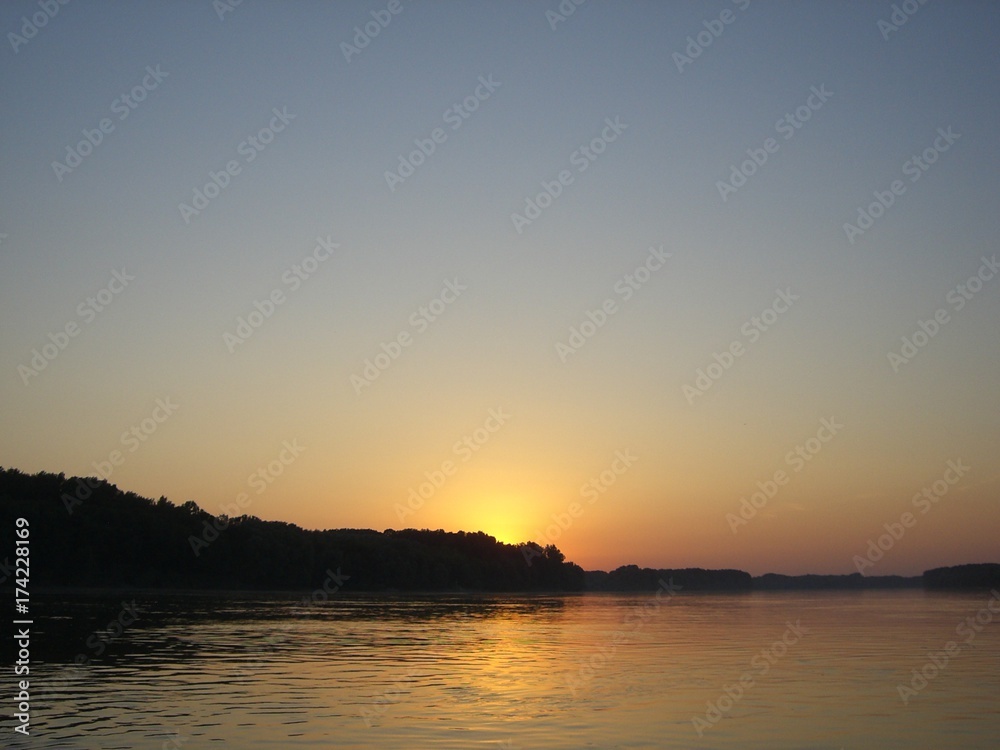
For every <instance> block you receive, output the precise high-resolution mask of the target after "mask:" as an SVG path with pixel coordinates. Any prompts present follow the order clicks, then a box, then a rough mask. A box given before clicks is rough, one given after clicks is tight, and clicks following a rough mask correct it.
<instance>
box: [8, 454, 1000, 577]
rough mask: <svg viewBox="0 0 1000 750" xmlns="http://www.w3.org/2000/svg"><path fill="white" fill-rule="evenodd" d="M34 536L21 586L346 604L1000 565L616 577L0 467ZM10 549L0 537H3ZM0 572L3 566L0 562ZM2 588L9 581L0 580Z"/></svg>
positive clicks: (973, 570)
mask: <svg viewBox="0 0 1000 750" xmlns="http://www.w3.org/2000/svg"><path fill="white" fill-rule="evenodd" d="M19 517H24V518H26V519H28V521H29V523H30V529H31V537H30V538H31V585H32V588H38V587H42V588H46V587H48V588H57V587H70V588H155V589H202V590H244V591H249V590H257V591H262V590H309V589H313V588H315V587H316V586H317V585H320V584H321V583H322V582H323V581H328V580H330V579H331V577H332V578H333V579H335V580H337V581H339V582H340V583H338V585H339V586H340V588H341V590H343V591H344V592H345V593H346V592H350V591H357V592H379V591H381V592H391V591H449V592H455V591H484V592H486V591H489V592H531V591H550V592H551V591H566V592H575V591H646V592H649V591H655V590H656V589H657V588H660V587H661V586H662V585H663V584H662V583H661V582H671V583H672V584H674V585H675V586H679V587H680V590H681V591H737V592H738V591H752V590H777V589H886V588H907V587H920V586H925V587H927V588H930V589H942V588H947V589H952V588H995V587H1000V565H997V564H983V565H962V566H958V567H954V568H938V569H935V570H931V571H927V572H926V573H924V575H923V576H922V577H919V576H915V577H902V576H871V577H865V576H862V575H861V574H860V573H854V574H852V575H808V576H783V575H778V574H767V575H764V576H759V577H756V578H754V577H751V576H750V574H749V573H746V572H744V571H741V570H704V569H701V568H684V569H654V568H640V567H638V566H635V565H624V566H622V567H619V568H617V569H616V570H613V571H610V572H605V571H599V570H598V571H586V572H585V571H584V570H583V569H582V568H581V567H580V566H579V565H576V564H575V563H572V562H568V561H566V559H565V556H564V555H563V553H562V552H560V551H559V549H558V548H557V547H555V546H554V545H548V546H545V547H542V546H540V545H538V544H536V543H534V542H526V543H522V544H516V545H514V544H504V543H502V542H499V541H497V540H496V539H494V538H493V537H492V536H489V535H488V534H484V533H483V532H464V531H458V532H447V531H442V530H436V531H431V530H427V529H423V530H418V529H403V530H399V531H396V530H391V529H390V530H386V531H381V532H380V531H373V530H370V529H331V530H326V531H313V530H308V529H302V528H300V527H299V526H296V525H294V524H290V523H284V522H280V521H262V520H261V519H259V518H256V517H254V516H249V515H242V516H239V517H232V518H230V517H228V516H225V515H218V516H216V515H213V514H211V513H208V512H207V511H204V510H202V509H201V508H200V507H198V505H197V504H196V503H194V502H192V501H188V502H185V503H184V504H182V505H175V504H174V503H172V502H170V501H169V500H167V499H166V498H165V497H161V498H159V499H158V500H156V501H154V500H151V499H148V498H144V497H140V496H139V495H137V494H135V493H132V492H123V491H121V490H119V489H118V488H117V487H116V486H114V485H113V484H110V483H108V482H106V481H104V480H101V479H97V478H93V477H91V478H84V477H69V478H67V477H66V476H65V475H64V474H51V473H45V472H39V473H38V474H26V473H24V472H21V471H18V470H17V469H4V468H2V467H0V529H2V530H3V531H2V534H3V537H4V538H6V540H7V543H6V544H5V545H4V547H3V549H5V550H10V551H11V552H13V549H14V544H13V529H14V521H15V520H16V519H17V518H19ZM7 537H10V538H7ZM5 567H6V563H5ZM7 583H8V584H9V583H10V581H9V580H8V581H7Z"/></svg>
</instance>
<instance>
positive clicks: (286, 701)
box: [3, 591, 1000, 750]
mask: <svg viewBox="0 0 1000 750" xmlns="http://www.w3.org/2000/svg"><path fill="white" fill-rule="evenodd" d="M132 598H133V597H131V596H129V597H128V599H127V600H128V601H131V599H132ZM990 599H991V595H990V594H989V593H988V592H983V593H976V594H925V593H923V592H921V591H907V592H891V593H817V594H810V593H784V592H782V593H761V594H752V595H697V594H690V595H685V594H681V595H678V596H674V597H667V596H663V598H662V600H661V602H662V603H661V605H660V606H659V607H656V606H655V604H654V603H655V601H656V600H655V599H653V598H652V597H651V596H650V595H628V596H619V595H583V596H561V597H552V596H530V597H529V596H501V597H475V598H471V597H453V596H435V597H421V598H418V599H412V598H384V597H383V598H374V597H364V598H359V597H347V596H342V595H339V594H338V595H335V598H334V599H332V600H331V601H329V602H327V603H322V604H315V605H306V604H304V603H303V602H302V601H301V600H292V599H289V598H287V597H285V598H277V597H272V598H267V597H252V598H247V597H230V598H222V599H220V598H218V597H206V596H191V597H163V596H155V597H150V596H137V597H135V600H136V605H137V606H138V619H137V620H136V621H135V622H134V624H132V625H130V626H129V627H128V628H126V629H125V630H124V632H123V633H122V634H121V635H120V636H119V635H118V633H119V627H118V626H114V625H112V626H111V627H110V630H109V624H110V623H111V622H113V621H116V620H117V618H118V615H119V613H120V611H121V604H122V597H120V596H119V597H117V598H116V599H100V600H99V599H96V598H68V599H62V600H59V601H58V602H55V601H50V602H48V604H47V605H45V606H44V608H40V607H41V606H42V605H38V606H37V607H36V608H35V611H34V613H33V614H34V615H35V617H36V618H37V619H36V623H37V624H36V633H35V640H34V643H33V649H34V654H35V656H36V657H37V658H38V659H39V660H44V662H43V663H39V662H36V663H35V664H34V666H33V670H32V689H33V691H34V696H33V705H32V712H33V716H32V719H33V724H32V738H31V740H30V741H22V740H20V739H15V740H14V741H13V742H11V743H10V745H11V746H13V747H46V748H53V747H67V748H157V749H158V750H159V749H160V748H210V747H236V748H300V747H301V748H305V747H316V748H327V747H385V748H424V747H443V748H482V749H484V750H486V749H489V748H510V749H514V748H588V747H593V748H769V749H772V748H817V749H819V748H829V749H832V750H838V749H839V748H846V749H850V748H880V749H883V750H884V749H886V748H907V750H913V748H935V749H940V748H991V749H992V748H996V747H998V744H1000V627H997V624H996V619H1000V614H991V613H990V612H989V610H985V614H982V613H980V611H981V610H983V608H984V607H985V606H986V604H987V602H988V601H989V600H990ZM993 606H994V608H996V609H998V610H1000V601H998V600H994V603H993ZM977 613H980V615H979V616H980V622H979V623H975V617H976V616H977ZM968 617H972V618H973V623H975V626H974V627H972V626H969V625H968V623H967V624H966V625H965V626H964V629H963V630H962V631H961V633H960V634H956V628H959V627H960V626H961V625H962V623H963V622H964V621H965V620H966V618H968ZM123 619H124V620H125V621H126V622H128V621H129V620H130V617H129V616H128V615H127V614H126V615H125V616H124V617H123ZM984 621H985V622H986V623H987V624H982V623H983V622H984ZM976 629H979V632H977V631H976ZM95 633H103V635H102V636H100V637H98V636H95V635H94V634H95ZM115 636H117V637H115ZM783 638H784V641H782V639H783ZM949 641H955V646H956V647H957V648H958V650H957V651H956V650H955V649H954V648H953V654H952V656H950V657H948V662H947V664H944V666H943V667H942V668H938V667H935V666H934V665H933V664H932V663H931V666H930V667H928V669H927V670H926V673H927V675H928V676H930V677H931V679H930V680H929V681H927V683H926V686H924V687H923V689H922V690H921V691H920V692H919V693H915V694H914V695H910V696H908V703H907V704H904V702H903V700H902V699H901V697H900V694H899V692H898V690H897V685H898V684H900V683H904V684H907V685H909V684H910V680H911V679H912V677H913V674H912V670H914V669H920V668H923V667H924V666H925V665H926V664H928V663H929V662H928V653H932V652H933V653H942V654H943V656H946V657H947V656H948V655H947V653H945V652H944V649H945V646H946V644H947V643H948V642H949ZM966 641H969V642H966ZM99 651H100V653H99V654H98V652H99ZM78 655H82V656H79V657H78ZM74 658H80V659H81V660H83V658H87V659H90V661H89V663H87V664H86V665H85V666H82V667H74V666H73V661H74ZM938 661H939V662H942V664H943V660H942V657H940V656H939V657H938ZM9 685H10V682H9V680H4V684H3V690H4V696H3V697H4V701H5V703H4V706H5V707H4V715H5V716H8V717H9V713H10V712H9V711H8V709H7V706H9V705H11V703H12V699H11V698H10V696H9ZM917 686H918V687H919V686H920V685H919V683H918V685H917ZM727 688H728V689H729V693H730V695H728V696H727V693H726V689H727ZM709 702H711V703H712V704H714V708H713V710H711V711H710V710H709V705H708V704H709ZM693 717H699V718H700V719H701V721H702V722H703V724H700V728H701V730H702V736H699V734H698V731H697V729H696V727H695V725H694V723H693V722H692V718H693ZM10 726H11V725H10V719H9V718H7V719H5V721H4V741H5V742H8V741H9V740H10V738H11V736H12V734H11V731H10ZM14 737H15V738H17V737H18V735H14Z"/></svg>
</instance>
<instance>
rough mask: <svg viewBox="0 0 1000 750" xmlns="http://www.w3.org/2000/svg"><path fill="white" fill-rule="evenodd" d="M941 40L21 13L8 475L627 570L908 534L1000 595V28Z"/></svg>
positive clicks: (532, 6) (366, 11)
mask: <svg viewBox="0 0 1000 750" xmlns="http://www.w3.org/2000/svg"><path fill="white" fill-rule="evenodd" d="M904 5H907V7H908V8H909V4H906V3H904ZM913 5H914V6H915V7H916V11H915V12H914V13H912V15H905V23H902V24H898V25H893V24H892V22H891V21H890V18H891V16H892V14H893V6H892V4H891V3H889V2H850V3H796V4H792V3H764V2H760V1H759V0H752V1H751V2H747V0H739V2H729V1H728V0H717V1H716V2H705V3H654V2H620V3H598V2H584V3H583V4H582V5H580V6H579V7H577V6H575V5H573V3H571V2H569V1H568V0H567V2H564V3H563V6H562V7H563V8H564V10H565V9H566V8H567V7H568V8H575V11H574V12H573V13H572V14H571V15H568V16H561V15H559V10H558V9H559V7H560V6H559V3H558V2H557V1H556V0H549V1H548V2H530V3H529V2H510V1H509V0H494V1H493V2H468V3H461V4H460V3H447V4H446V3H438V2H431V1H430V0H423V1H422V2H412V3H411V2H401V3H397V2H381V0H378V1H376V2H372V3H347V2H344V3H340V2H338V3H318V2H309V3H307V2H301V3H278V2H267V1H265V0H246V1H245V2H243V3H242V4H240V5H237V6H235V7H233V8H232V9H231V11H226V10H225V9H226V6H225V5H223V4H217V5H216V6H215V7H213V4H212V2H210V1H209V0H200V1H191V2H187V3H144V4H114V5H111V4H93V5H90V4H86V3H70V4H68V5H65V6H58V13H57V14H56V15H55V16H54V17H52V18H51V19H49V18H48V17H47V16H45V14H44V13H43V12H42V11H40V10H39V7H40V6H39V5H38V4H37V3H35V2H25V1H23V0H18V1H17V2H10V3H4V4H3V5H2V6H0V31H3V33H4V38H5V40H6V41H5V42H4V44H5V45H6V46H5V47H4V49H3V50H0V57H2V58H3V61H2V64H0V90H2V91H3V97H4V100H5V106H4V107H3V109H2V114H0V135H2V139H0V169H2V179H0V358H2V362H0V420H2V424H3V427H4V429H3V430H2V431H0V465H4V466H9V467H16V468H19V469H21V470H23V471H28V472H36V471H43V470H44V471H52V472H65V473H66V474H67V475H88V476H93V475H95V474H98V473H100V470H101V469H102V468H106V467H102V466H101V465H102V463H103V464H106V465H108V466H110V468H111V471H110V473H109V476H108V480H109V481H111V482H112V483H114V484H116V485H118V486H119V487H121V488H123V489H126V490H131V491H135V492H137V493H139V494H141V495H145V496H150V497H154V498H155V497H159V496H160V495H165V496H167V497H168V498H169V499H171V500H172V501H174V502H176V503H182V502H184V501H186V500H189V499H191V500H195V501H196V502H197V503H198V504H199V505H201V506H202V507H204V508H205V509H207V510H209V511H212V512H223V510H224V507H225V506H226V505H230V506H232V504H233V503H234V501H235V500H236V498H237V497H238V496H239V495H240V494H241V493H246V496H247V498H248V499H249V502H246V503H244V505H245V507H244V508H243V512H247V513H251V514H253V515H257V516H259V517H261V518H265V519H271V520H283V521H290V522H293V523H296V524H299V525H301V526H304V527H307V528H342V527H358V528H374V529H379V530H382V529H387V528H404V527H415V528H431V529H436V528H443V529H446V530H469V531H472V530H483V531H485V532H487V533H490V534H493V535H495V536H496V537H497V538H499V539H501V540H502V541H506V542H518V541H527V540H535V541H539V542H540V543H543V544H544V543H548V542H553V543H555V544H556V545H557V546H558V547H559V548H560V549H561V550H563V552H564V553H565V554H566V556H567V557H568V558H569V559H570V560H573V561H575V562H577V563H579V564H581V565H583V566H584V567H585V568H587V569H592V568H603V569H610V568H614V567H617V566H618V565H621V564H626V563H636V564H639V565H644V566H652V567H694V566H698V567H713V568H720V567H732V568H740V569H743V570H747V571H749V572H751V573H753V574H761V573H765V572H783V573H790V574H794V573H806V572H816V573H852V572H855V570H856V563H855V561H854V559H855V556H856V555H865V554H866V550H868V548H869V541H870V540H876V539H877V538H878V537H879V535H882V534H885V533H887V532H886V529H885V528H884V526H883V525H884V524H889V525H890V527H891V526H892V525H893V524H896V523H897V522H899V521H900V517H901V515H902V514H903V513H906V512H908V511H909V512H911V513H912V514H913V516H912V520H913V521H914V523H913V524H911V525H909V526H908V527H907V528H906V529H905V531H904V533H903V534H902V536H901V538H899V539H897V540H892V547H891V549H889V550H888V551H887V552H885V554H884V557H882V559H881V560H879V561H878V562H876V563H874V565H872V566H871V567H869V568H867V569H866V570H865V573H866V574H868V575H872V574H893V573H898V574H918V573H919V572H921V571H923V570H924V569H927V568H930V567H935V566H940V565H951V564H959V563H966V562H985V561H998V560H1000V554H998V552H1000V543H998V540H997V535H996V530H997V529H998V528H1000V468H998V465H997V460H996V459H997V449H998V447H1000V419H998V414H1000V389H998V388H997V376H998V373H1000V329H998V326H997V322H998V320H1000V265H997V263H996V258H997V257H998V255H1000V247H998V244H1000V243H998V237H1000V212H998V211H997V184H998V175H1000V148H998V139H997V133H1000V96H998V94H1000V48H998V46H997V44H996V35H997V29H998V28H1000V26H998V23H1000V7H998V6H997V5H996V4H995V3H991V2H985V1H984V2H955V3H948V4H945V3H929V4H927V5H923V6H917V4H916V3H915V2H914V3H913ZM394 11H395V12H394ZM220 12H221V14H222V17H221V18H220ZM547 12H549V15H547ZM553 14H555V15H553ZM33 15H34V16H35V17H37V18H38V19H39V20H40V19H41V17H43V16H44V17H45V18H46V21H45V24H44V26H41V27H40V28H37V27H35V26H34V24H33V22H31V18H32V16H33ZM898 20H899V19H898V18H897V21H898ZM880 22H882V23H881V25H880ZM366 24H367V26H366ZM24 27H27V33H25V30H24ZM553 27H554V28H553ZM366 28H367V29H368V30H369V31H371V30H377V35H376V36H374V37H373V38H371V37H369V35H368V32H366V31H365V29H366ZM32 29H34V31H35V33H34V34H31V32H32ZM29 35H30V38H29ZM689 37H690V38H689ZM706 41H707V42H708V44H707V46H706V45H705V44H703V43H704V42H706ZM362 45H363V46H362ZM88 139H89V140H88ZM94 142H96V145H92V144H93V143H94ZM421 149H422V151H421ZM227 170H228V171H227ZM213 176H214V177H213ZM552 195H554V197H550V196H552ZM873 204H874V205H873ZM885 206H888V207H885ZM869 207H871V210H870V211H869ZM859 214H860V216H859ZM845 225H851V226H846V227H845ZM970 279H973V280H972V281H970ZM259 311H262V312H259ZM938 311H942V312H938ZM264 313H268V315H265V314H264ZM935 316H937V317H936V318H935ZM241 319H242V320H243V321H244V322H243V323H241ZM574 330H575V331H576V333H574ZM931 332H932V333H933V335H930V333H931ZM247 334H249V335H247ZM904 337H905V338H906V339H907V340H908V341H909V343H906V342H904ZM890 355H892V356H890ZM41 365H44V367H42V366H41ZM699 371H701V373H703V375H701V376H700V375H699ZM375 373H377V377H372V375H374V374H375ZM706 385H708V386H709V387H707V388H705V386H706ZM158 404H159V405H158ZM175 405H176V408H175ZM144 420H146V421H145V422H144ZM831 426H832V427H831ZM133 428H134V429H135V431H134V432H132V433H130V430H133ZM797 449H801V451H802V453H800V454H796V450H797ZM115 451H118V453H117V454H115V453H114V452H115ZM802 456H805V457H807V458H808V460H807V458H805V457H802ZM112 460H114V462H116V463H117V465H113V461H112ZM949 462H951V463H950V464H949ZM269 466H270V468H268V467H269ZM956 466H957V467H960V468H959V469H958V470H956V469H955V467H956ZM966 467H967V468H966ZM261 471H263V474H261V473H259V472H261ZM780 472H784V473H783V474H780ZM776 473H779V479H780V478H781V477H784V478H785V480H787V481H784V483H783V484H780V485H779V484H778V483H777V482H776V481H775V475H776ZM602 477H603V479H602ZM769 480H770V481H775V486H774V488H773V489H774V490H775V491H774V492H772V493H771V494H772V495H773V496H772V497H769V498H762V497H758V498H757V499H758V503H759V504H760V505H761V507H760V508H759V509H757V510H756V511H755V513H753V514H751V513H750V511H749V510H747V509H746V504H743V506H741V498H749V497H750V495H751V494H752V493H754V492H756V491H758V482H759V483H761V484H763V485H764V486H765V487H769V485H767V482H768V481H769ZM953 480H954V481H953ZM435 481H436V483H437V484H439V485H440V486H439V487H436V486H433V484H434V483H435ZM935 482H937V485H935ZM423 483H429V484H427V485H426V486H425V487H424V488H423V490H424V494H425V495H426V498H423V499H422V503H421V502H412V504H411V505H407V498H408V497H410V495H411V490H412V491H415V492H420V491H421V485H422V484H423ZM935 487H937V489H935ZM924 488H927V491H928V493H929V497H928V495H921V492H922V490H924ZM930 498H933V502H932V501H931V499H930ZM765 499H766V502H763V500H765ZM749 502H750V501H749V499H748V500H747V503H749ZM574 504H579V505H578V506H576V505H574ZM413 506H416V509H414V508H413ZM741 507H744V516H742V517H741V516H739V514H740V511H741ZM404 509H405V512H403V511H404ZM571 510H572V514H571ZM558 521H562V522H563V524H562V525H563V526H564V527H565V528H560V527H558V526H556V525H555V524H557V522H558ZM547 529H548V531H547ZM550 532H555V533H550ZM35 533H37V534H43V533H44V530H42V529H39V530H37V531H36V532H35Z"/></svg>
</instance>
